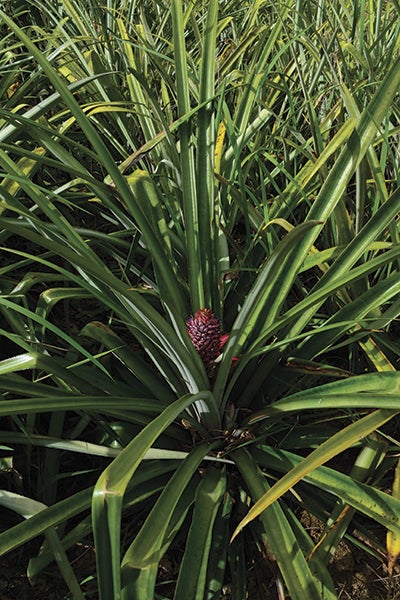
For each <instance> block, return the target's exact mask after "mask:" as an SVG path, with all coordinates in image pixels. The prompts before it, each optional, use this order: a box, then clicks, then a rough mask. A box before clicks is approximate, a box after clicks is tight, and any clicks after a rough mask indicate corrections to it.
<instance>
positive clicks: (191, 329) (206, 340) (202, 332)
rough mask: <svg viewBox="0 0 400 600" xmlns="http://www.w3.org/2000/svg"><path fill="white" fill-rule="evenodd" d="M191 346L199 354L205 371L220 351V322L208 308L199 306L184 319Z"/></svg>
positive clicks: (209, 367) (208, 369)
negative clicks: (191, 315)
mask: <svg viewBox="0 0 400 600" xmlns="http://www.w3.org/2000/svg"><path fill="white" fill-rule="evenodd" d="M186 328H187V331H188V334H189V337H190V339H191V341H192V344H193V346H194V347H195V348H196V350H197V352H198V353H199V354H200V358H201V360H202V361H203V363H204V366H205V367H206V369H207V371H210V369H211V367H212V364H213V362H214V361H215V359H216V358H217V356H218V355H219V353H220V348H221V323H220V322H219V319H218V318H217V317H216V316H215V315H214V313H213V312H212V310H210V309H209V308H201V309H200V310H198V311H197V312H196V314H195V315H194V316H193V317H190V318H189V319H188V320H187V321H186Z"/></svg>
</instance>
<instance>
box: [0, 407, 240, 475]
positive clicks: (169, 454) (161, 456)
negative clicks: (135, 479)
mask: <svg viewBox="0 0 400 600" xmlns="http://www.w3.org/2000/svg"><path fill="white" fill-rule="evenodd" d="M111 401H113V399H111ZM149 402H150V401H149ZM0 440H1V441H2V443H9V444H25V445H32V446H42V447H45V448H51V449H53V450H67V451H69V452H78V453H80V454H87V455H91V456H104V457H108V458H115V457H116V456H118V454H120V453H121V452H122V449H121V448H111V447H109V446H102V445H101V444H93V443H91V442H85V441H81V440H64V439H61V438H56V437H50V436H46V435H35V434H31V435H29V436H28V435H26V434H24V433H18V432H13V431H0ZM188 454H189V453H188V452H183V451H180V450H164V449H163V448H149V450H147V452H146V454H145V455H144V456H143V460H155V459H157V460H184V459H185V458H186V457H187V456H188ZM204 460H205V461H212V462H219V463H223V464H233V461H232V460H229V459H228V458H218V457H217V456H208V455H206V456H204Z"/></svg>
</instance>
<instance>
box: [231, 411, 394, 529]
mask: <svg viewBox="0 0 400 600" xmlns="http://www.w3.org/2000/svg"><path fill="white" fill-rule="evenodd" d="M396 414H397V411H393V410H376V411H375V412H373V413H371V414H369V415H367V416H366V417H364V418H362V419H360V420H359V421H357V422H355V423H352V424H351V425H349V426H348V427H345V429H342V430H341V431H339V432H338V433H336V434H335V435H333V436H332V437H331V438H329V439H328V440H327V441H326V442H323V443H322V444H321V445H320V446H319V447H318V448H317V449H316V450H314V451H313V452H311V454H310V455H309V456H308V457H307V458H305V459H304V460H303V461H302V462H301V463H300V464H299V465H297V466H296V467H294V468H293V469H292V470H291V471H290V472H289V473H287V475H284V476H283V477H282V479H280V480H279V481H278V482H277V483H276V484H275V485H273V486H272V488H271V489H270V490H269V491H268V492H267V493H266V494H264V496H263V497H262V498H260V499H259V500H258V501H257V502H256V504H255V505H254V506H253V507H252V508H251V509H250V510H249V512H248V513H247V515H246V516H245V517H244V519H242V520H241V522H240V523H239V525H238V526H237V528H236V529H235V531H234V534H233V536H232V537H233V538H235V537H236V536H237V535H238V533H239V532H240V531H241V530H242V529H243V527H245V526H246V525H248V523H250V522H251V521H253V520H254V519H255V518H256V517H258V516H259V515H260V514H261V513H262V512H263V511H264V510H265V509H266V508H267V507H269V506H271V504H272V503H273V502H275V500H277V499H278V498H280V497H281V496H282V495H283V494H284V493H286V492H287V491H288V490H289V489H290V488H291V487H293V486H294V485H295V484H296V483H298V482H299V481H300V480H301V479H304V477H305V476H306V475H308V474H309V473H310V472H311V471H313V470H314V469H316V468H317V467H319V466H320V465H322V464H323V463H325V462H327V461H328V460H330V459H331V458H333V457H334V456H337V455H338V454H340V452H343V451H344V450H346V449H347V448H350V446H352V445H353V444H355V443H356V442H358V441H359V440H360V438H362V437H365V436H366V435H368V434H369V433H371V431H374V430H375V429H377V428H378V427H380V426H381V425H383V424H384V423H386V422H387V421H390V419H392V418H393V417H394V416H395V415H396ZM399 518H400V516H398V517H397V519H396V521H395V522H394V523H393V527H394V528H398V519H399Z"/></svg>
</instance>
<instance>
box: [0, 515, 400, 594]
mask: <svg viewBox="0 0 400 600" xmlns="http://www.w3.org/2000/svg"><path fill="white" fill-rule="evenodd" d="M302 523H303V525H304V526H305V527H306V528H307V530H308V531H309V533H310V535H311V536H312V537H313V538H314V539H315V540H318V539H319V536H320V534H321V531H322V524H321V522H320V521H318V519H316V518H315V517H313V516H312V515H310V514H308V513H304V514H302ZM381 533H382V534H383V532H381ZM37 551H38V542H37V541H36V542H32V543H31V544H30V545H28V546H26V547H24V548H22V549H19V550H16V551H14V552H12V553H10V554H8V555H7V556H3V557H1V558H0V600H39V599H40V600H43V598H46V599H47V600H70V599H71V598H72V597H71V595H70V593H69V591H68V588H67V586H66V584H65V582H64V580H63V578H62V576H61V574H60V573H59V571H58V568H57V566H56V565H55V564H54V563H53V564H52V565H50V566H49V567H48V568H47V569H46V570H44V571H43V572H42V573H41V574H40V576H39V577H38V578H37V579H36V581H35V582H33V583H30V582H29V581H28V578H27V575H26V568H27V564H28V560H29V556H34V555H35V554H36V553H37ZM68 556H69V559H70V561H71V563H72V566H73V569H74V571H75V574H76V575H77V577H78V580H79V581H80V582H81V586H82V590H83V592H84V594H85V597H86V598H88V599H90V600H97V599H98V594H97V590H96V581H95V579H94V577H95V571H96V567H95V552H94V548H93V543H92V540H87V542H86V543H80V544H77V545H76V546H75V547H74V548H73V549H71V550H70V551H69V552H68ZM385 563H386V560H385V557H384V556H382V559H381V560H379V559H377V558H375V557H372V556H368V555H366V554H365V552H360V551H359V549H358V548H357V547H356V546H354V545H352V544H351V543H350V542H347V541H342V542H341V543H340V545H339V547H338V550H337V552H336V554H335V556H334V558H333V560H332V562H331V565H330V572H331V575H332V577H333V580H334V581H335V584H336V590H337V595H338V599H339V600H400V572H399V571H398V570H397V572H396V573H395V575H394V577H393V578H392V581H391V582H390V581H389V578H388V573H387V567H386V564H385ZM249 574H250V575H249V581H248V595H247V598H248V600H283V598H282V597H281V596H279V594H278V592H277V588H276V585H275V581H274V578H273V576H272V572H271V569H270V568H269V567H268V566H267V565H266V564H264V565H260V564H258V565H254V568H251V569H249ZM176 577H177V561H176V560H174V557H173V556H166V557H165V558H164V559H163V560H162V561H161V564H160V572H159V580H160V585H159V586H158V590H159V594H158V595H157V596H156V597H155V600H168V599H169V598H172V597H173V587H174V581H176ZM82 582H85V583H82ZM231 598H232V593H231V586H230V585H229V584H227V585H226V586H225V587H224V590H223V594H222V595H221V598H220V599H219V600H231ZM182 600H183V599H182ZM243 600H245V599H243ZM305 600H306V599H305Z"/></svg>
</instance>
